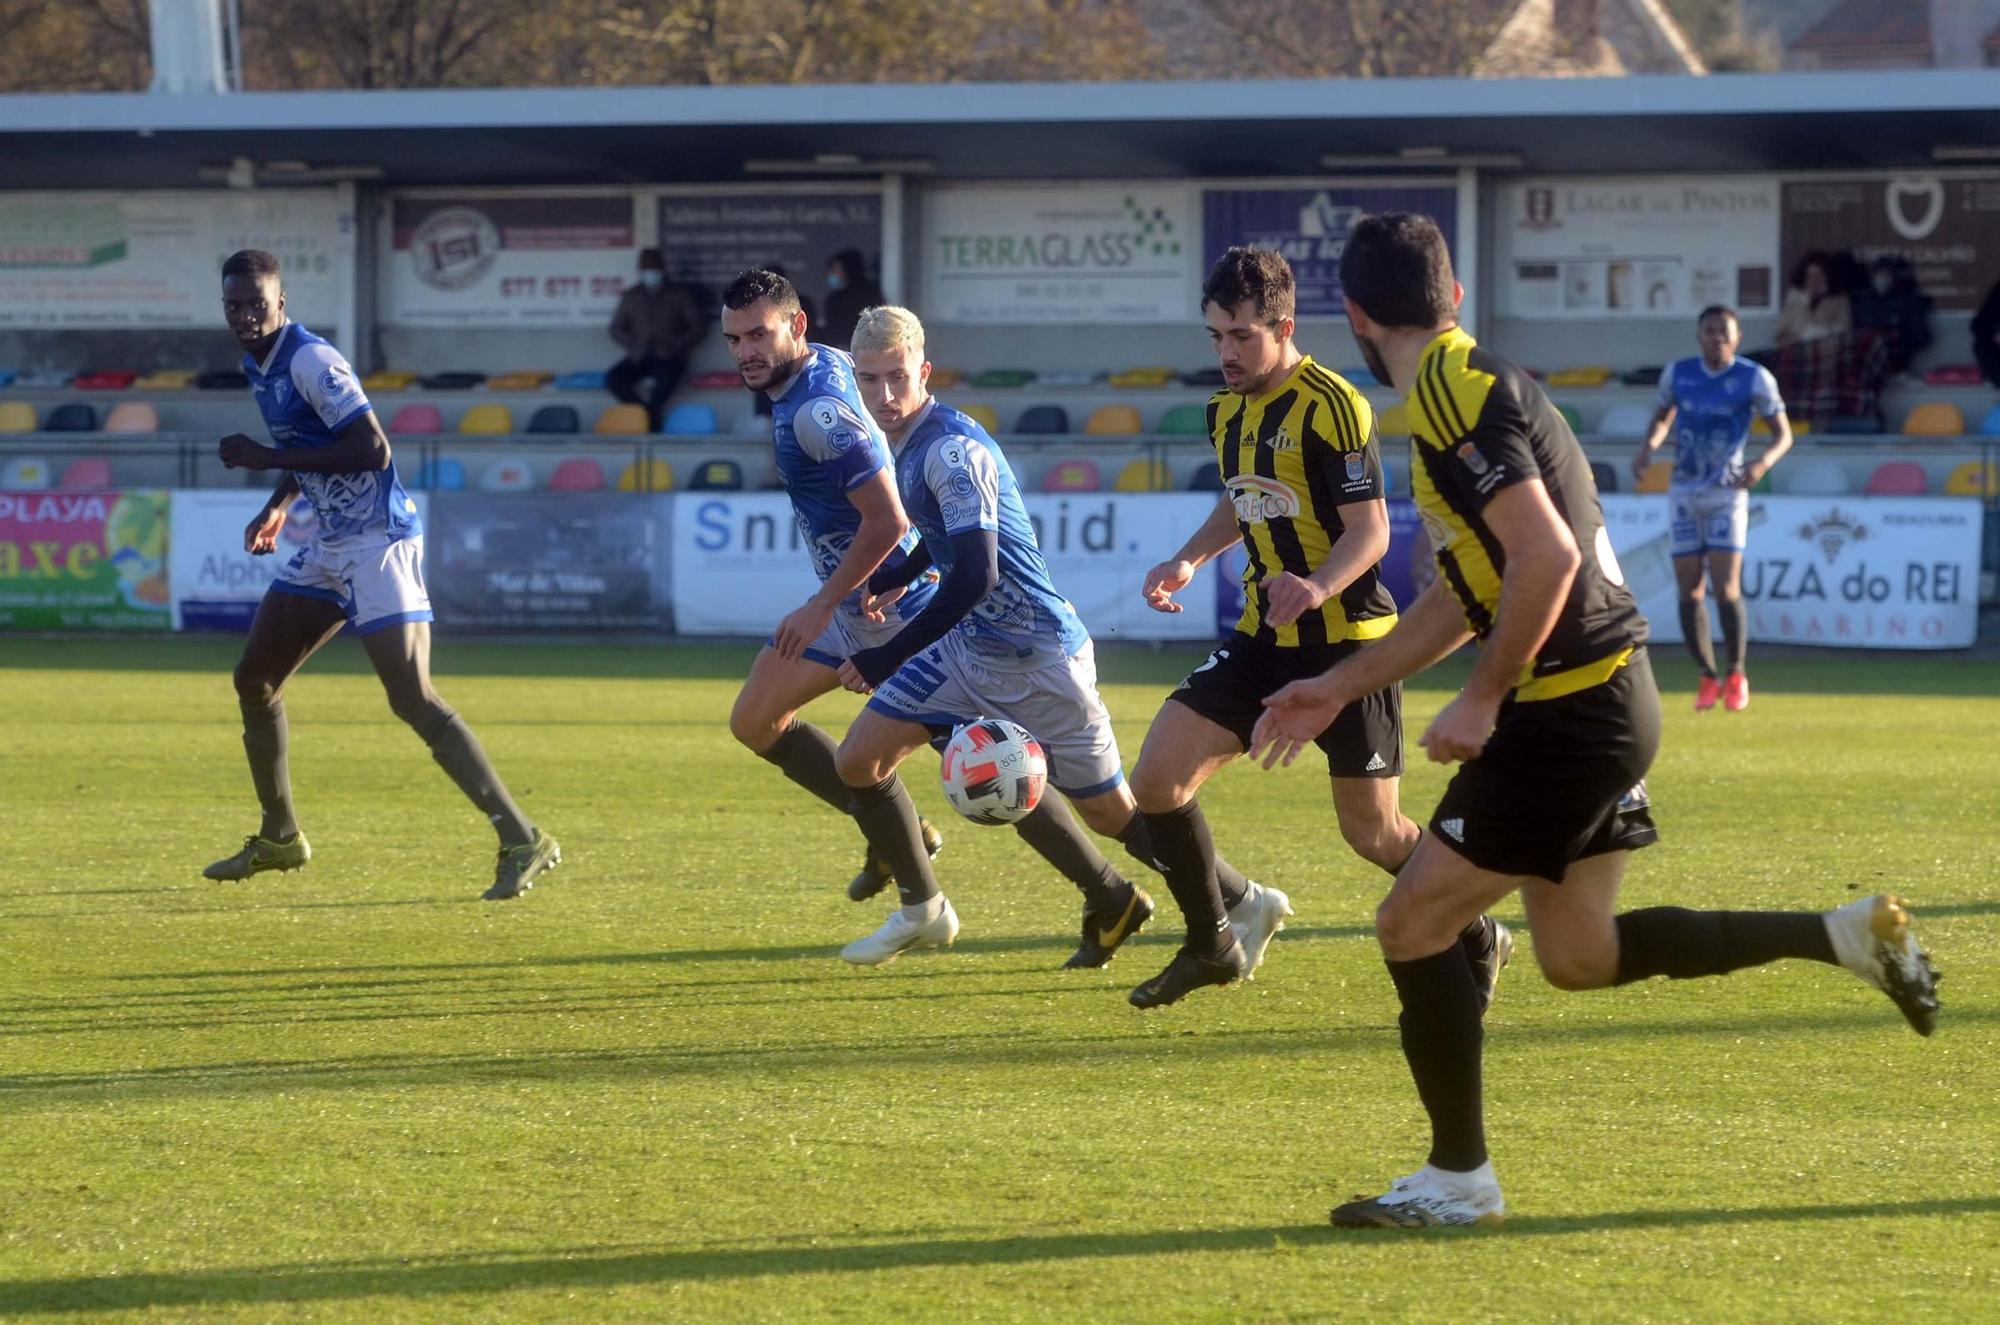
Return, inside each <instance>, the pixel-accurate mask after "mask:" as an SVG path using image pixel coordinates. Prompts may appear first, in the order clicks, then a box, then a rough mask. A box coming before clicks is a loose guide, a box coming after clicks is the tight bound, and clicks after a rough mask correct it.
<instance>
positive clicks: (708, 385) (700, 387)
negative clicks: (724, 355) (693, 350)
mask: <svg viewBox="0 0 2000 1325" xmlns="http://www.w3.org/2000/svg"><path fill="white" fill-rule="evenodd" d="M687 384H688V387H689V389H690V390H694V391H732V390H734V391H740V390H743V389H744V387H743V374H741V373H739V372H737V371H736V370H735V369H733V368H717V369H714V370H712V371H710V372H706V373H696V374H695V375H694V376H693V377H690V378H689V379H688V380H687Z"/></svg>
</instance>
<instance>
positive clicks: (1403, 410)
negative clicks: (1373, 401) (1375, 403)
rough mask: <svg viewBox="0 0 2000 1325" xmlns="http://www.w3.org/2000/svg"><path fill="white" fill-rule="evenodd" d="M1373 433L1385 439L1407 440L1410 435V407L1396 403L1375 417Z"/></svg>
mask: <svg viewBox="0 0 2000 1325" xmlns="http://www.w3.org/2000/svg"><path fill="white" fill-rule="evenodd" d="M1375 431H1376V432H1378V433H1380V434H1382V436H1383V437H1384V438H1385V439H1386V438H1391V437H1394V438H1397V439H1402V438H1407V437H1408V436H1409V435H1410V407H1409V405H1408V404H1407V403H1406V402H1404V401H1401V400H1399V401H1397V402H1396V403H1395V404H1393V405H1391V406H1389V408H1387V409H1385V410H1383V411H1382V412H1381V413H1379V414H1377V415H1376V416H1375Z"/></svg>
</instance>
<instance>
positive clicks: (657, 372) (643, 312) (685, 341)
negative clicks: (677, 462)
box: [604, 248, 708, 432]
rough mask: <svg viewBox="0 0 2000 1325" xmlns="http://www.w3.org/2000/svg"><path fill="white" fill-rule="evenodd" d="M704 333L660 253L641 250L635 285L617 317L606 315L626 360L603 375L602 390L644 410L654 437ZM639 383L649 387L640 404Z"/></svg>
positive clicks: (687, 293) (689, 296)
mask: <svg viewBox="0 0 2000 1325" xmlns="http://www.w3.org/2000/svg"><path fill="white" fill-rule="evenodd" d="M707 331H708V321H707V319H705V318H703V317H702V315H701V304H700V301H699V300H697V299H696V298H695V293H694V291H693V290H692V289H690V288H688V287H687V286H685V285H681V284H679V283H677V282H674V281H670V280H668V279H667V259H666V257H665V255H664V254H662V253H661V252H660V250H658V249H656V248H649V249H646V250H644V251H643V252H641V253H640V254H639V283H638V284H637V285H634V286H630V287H628V288H627V289H626V291H625V293H624V294H622V295H620V296H618V311H617V312H615V313H613V314H612V315H611V339H612V340H614V341H616V342H618V347H619V348H620V349H622V350H624V351H625V357H624V358H623V359H620V360H619V361H618V362H617V363H615V364H613V365H612V366H611V369H610V371H608V372H606V373H605V374H604V385H605V386H607V387H609V388H610V389H611V394H612V395H614V396H616V397H617V398H618V399H620V400H622V401H625V402H626V403H627V404H631V405H644V406H645V407H646V421H647V426H648V427H649V428H651V430H652V431H654V432H658V431H659V430H660V417H661V415H663V414H665V413H666V409H667V399H668V397H670V396H672V395H673V394H674V388H675V387H677V386H679V385H680V384H681V378H682V377H683V376H685V375H686V373H687V365H688V356H689V355H690V354H692V353H693V352H694V347H695V346H696V345H698V344H700V343H701V338H702V336H703V335H705V334H707ZM641 382H650V383H651V389H650V390H649V391H648V392H647V393H646V396H645V398H644V399H643V400H642V399H640V397H639V384H640V383H641Z"/></svg>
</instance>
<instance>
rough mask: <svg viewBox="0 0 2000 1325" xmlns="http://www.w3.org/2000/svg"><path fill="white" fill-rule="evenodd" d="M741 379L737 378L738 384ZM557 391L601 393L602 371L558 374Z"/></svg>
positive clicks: (592, 369)
mask: <svg viewBox="0 0 2000 1325" xmlns="http://www.w3.org/2000/svg"><path fill="white" fill-rule="evenodd" d="M742 380H743V379H742V378H740V377H739V378H737V381H738V382H739V383H741V382H742ZM555 388H556V390H558V391H602V390H604V370H603V369H601V368H586V369H584V370H583V371H581V372H575V373H558V374H557V375H556V380H555Z"/></svg>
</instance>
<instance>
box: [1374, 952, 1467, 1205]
mask: <svg viewBox="0 0 2000 1325" xmlns="http://www.w3.org/2000/svg"><path fill="white" fill-rule="evenodd" d="M1388 967H1389V978H1390V979H1391V980H1394V981H1395V982H1396V993H1397V995H1398V996H1399V997H1400V998H1401V999H1402V1000H1403V1015H1402V1017H1401V1018H1400V1019H1398V1022H1397V1025H1398V1026H1399V1027H1400V1028H1401V1030H1402V1039H1403V1057H1405V1058H1406V1059H1408V1060H1409V1063H1410V1075H1411V1076H1412V1077H1414V1078H1416V1083H1417V1096H1418V1098H1419V1099H1421V1100H1423V1102H1424V1112H1426V1113H1428V1114H1429V1115H1430V1118H1431V1153H1430V1161H1429V1162H1430V1163H1431V1164H1432V1165H1434V1166H1436V1167H1437V1168H1441V1169H1447V1170H1449V1171H1451V1172H1453V1173H1468V1172H1470V1171H1472V1170H1473V1169H1476V1168H1478V1167H1479V1166H1480V1165H1481V1164H1484V1163H1485V1162H1486V1122H1485V1118H1484V1116H1483V1112H1482V1108H1481V1103H1480V1071H1479V1069H1480V1063H1479V1056H1480V1050H1481V1047H1482V1044H1483V1041H1484V1039H1485V1032H1484V1031H1483V1030H1482V1029H1481V1027H1480V1024H1479V991H1478V989H1477V988H1476V987H1475V986H1474V984H1473V981H1472V968H1471V967H1470V966H1467V965H1466V963H1465V957H1464V954H1463V952H1462V951H1461V950H1460V948H1459V947H1458V945H1457V944H1453V945H1452V946H1451V947H1449V948H1446V949H1445V950H1444V951H1443V952H1440V953H1436V954H1433V955H1432V956H1429V957H1420V958H1418V959H1417V960H1415V961H1410V962H1389V963H1388Z"/></svg>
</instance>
